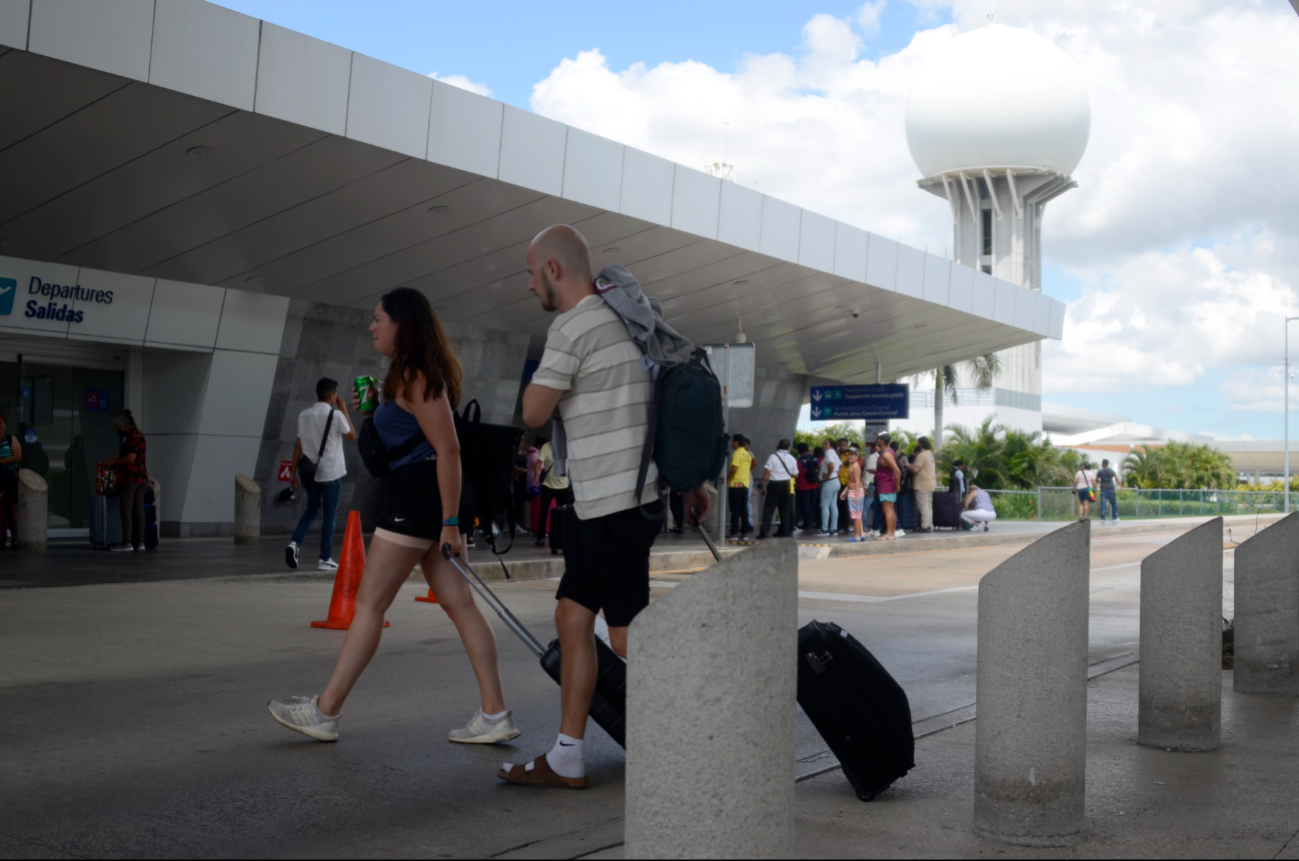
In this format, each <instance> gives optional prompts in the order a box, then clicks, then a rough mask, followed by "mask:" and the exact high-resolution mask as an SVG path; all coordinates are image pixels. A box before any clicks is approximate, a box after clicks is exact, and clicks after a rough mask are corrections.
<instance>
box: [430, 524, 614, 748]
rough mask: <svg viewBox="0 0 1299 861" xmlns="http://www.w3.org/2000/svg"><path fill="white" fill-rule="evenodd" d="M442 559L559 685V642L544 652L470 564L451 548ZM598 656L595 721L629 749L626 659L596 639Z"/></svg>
mask: <svg viewBox="0 0 1299 861" xmlns="http://www.w3.org/2000/svg"><path fill="white" fill-rule="evenodd" d="M556 510H557V511H558V510H559V509H556ZM551 534H552V535H553V534H554V533H553V532H552V533H551ZM442 555H443V556H444V557H445V558H446V559H447V561H448V562H450V563H451V564H452V565H454V566H455V568H456V570H457V571H459V572H460V575H461V576H462V577H464V578H465V579H466V580H468V581H469V585H470V586H472V587H473V589H474V591H475V592H477V593H478V594H479V595H480V596H482V599H483V600H484V601H486V602H487V605H488V606H489V607H491V608H492V609H493V610H494V611H496V615H497V616H500V617H501V621H502V622H504V623H505V626H506V627H507V628H509V629H510V630H511V631H513V632H514V633H515V635H517V636H518V638H519V639H520V640H522V641H523V644H524V645H525V646H527V647H528V648H529V649H530V650H532V653H533V654H534V655H536V656H537V657H538V658H540V659H541V668H542V669H543V670H545V671H546V674H547V675H549V676H550V677H551V678H552V679H554V680H555V681H556V683H558V682H559V677H560V654H559V640H552V641H551V643H550V645H549V646H548V647H547V648H545V649H543V648H542V647H541V641H540V640H538V639H537V638H536V637H534V636H533V635H532V632H531V631H529V630H528V629H527V628H526V627H524V625H523V623H522V622H520V621H519V620H518V619H516V618H515V616H514V614H513V613H511V612H510V609H509V608H508V607H506V606H505V605H504V604H503V603H501V599H500V598H497V597H496V593H495V592H493V591H492V590H491V589H490V588H488V586H487V584H486V583H484V582H483V581H482V579H480V578H479V576H478V575H477V574H475V573H474V570H473V569H472V568H470V567H469V565H468V563H466V562H465V561H464V560H463V559H461V558H460V557H459V556H454V555H452V553H451V548H450V546H449V545H443V547H442ZM595 654H596V660H597V661H598V664H599V672H598V674H597V676H596V679H595V693H594V694H593V695H592V697H591V719H592V720H594V721H595V722H596V723H597V724H599V725H600V728H601V729H603V730H604V731H605V732H607V733H608V734H609V737H610V738H612V739H613V740H614V741H616V742H618V744H619V745H621V746H622V747H626V746H627V740H626V739H627V734H626V733H627V727H626V708H627V664H626V662H624V661H623V659H622V658H620V657H618V653H617V652H615V651H614V650H613V649H611V648H609V646H608V645H606V644H605V642H604V641H603V640H601V639H599V638H596V641H595Z"/></svg>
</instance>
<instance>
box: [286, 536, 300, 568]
mask: <svg viewBox="0 0 1299 861" xmlns="http://www.w3.org/2000/svg"><path fill="white" fill-rule="evenodd" d="M284 564H286V565H288V566H289V567H290V568H297V567H298V542H296V541H290V542H289V546H288V547H285V548H284Z"/></svg>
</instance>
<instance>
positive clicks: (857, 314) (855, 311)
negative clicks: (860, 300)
mask: <svg viewBox="0 0 1299 861" xmlns="http://www.w3.org/2000/svg"><path fill="white" fill-rule="evenodd" d="M848 313H849V314H852V318H853V319H854V320H856V319H857V318H858V317H860V316H861V309H860V308H851V309H849V311H848Z"/></svg>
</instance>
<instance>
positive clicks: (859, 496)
mask: <svg viewBox="0 0 1299 861" xmlns="http://www.w3.org/2000/svg"><path fill="white" fill-rule="evenodd" d="M844 466H845V467H847V469H848V481H847V482H846V483H845V484H844V488H843V490H841V491H839V498H840V499H844V500H847V502H848V516H849V517H850V518H851V519H852V531H853V534H852V537H851V538H849V539H848V540H849V541H851V542H853V543H856V542H858V541H865V540H866V536H865V535H864V534H863V532H862V522H861V521H862V509H863V508H865V504H866V487H865V486H864V485H863V484H862V478H861V475H862V462H861V457H860V456H859V455H858V453H857V449H856V448H849V449H848V452H847V454H846V455H845V457H844Z"/></svg>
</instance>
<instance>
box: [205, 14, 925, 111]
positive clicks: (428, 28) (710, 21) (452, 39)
mask: <svg viewBox="0 0 1299 861" xmlns="http://www.w3.org/2000/svg"><path fill="white" fill-rule="evenodd" d="M221 5H223V6H226V7H229V8H231V9H235V10H237V11H240V12H243V13H245V14H247V15H252V16H253V17H255V18H262V19H264V20H266V21H271V22H273V23H275V24H281V25H283V26H285V27H288V28H290V29H292V30H297V31H299V32H302V33H307V34H308V35H311V36H315V37H316V38H318V39H324V40H325V41H328V42H333V43H335V44H338V45H342V46H344V47H346V48H350V49H352V50H354V51H360V52H361V53H363V54H368V55H369V56H371V57H376V58H378V59H380V60H384V61H386V62H389V63H392V64H394V65H397V66H401V67H403V68H406V69H411V70H413V71H417V72H423V73H426V74H427V73H429V72H437V73H438V74H439V75H443V76H445V75H453V74H459V75H464V76H465V77H467V78H469V79H470V80H471V81H474V82H475V83H482V84H486V85H487V86H488V87H490V88H491V90H492V96H493V97H494V98H497V99H500V100H501V101H503V102H506V103H508V104H511V105H515V106H517V107H521V108H525V109H526V108H527V107H528V97H529V96H531V95H532V87H533V85H534V84H536V83H537V82H538V81H540V80H542V79H544V78H545V77H546V76H547V75H549V74H550V71H551V69H553V68H554V67H555V66H556V65H558V63H559V61H560V60H562V59H564V58H565V57H575V56H577V53H578V52H579V51H583V50H589V49H591V48H599V49H600V50H601V51H602V52H603V53H604V55H605V56H606V57H608V58H609V62H610V66H611V67H612V68H614V69H617V70H621V69H624V68H626V67H627V66H630V65H631V64H633V63H636V62H643V63H646V64H647V65H650V66H655V65H657V64H659V63H661V62H683V61H685V60H695V61H697V62H701V63H707V64H708V65H710V66H712V67H713V68H716V69H721V70H730V69H732V68H734V66H735V65H736V63H737V62H738V61H740V60H741V59H742V58H743V57H744V55H745V54H771V53H774V52H778V51H779V52H784V53H793V52H795V51H797V49H798V47H799V42H800V39H801V31H802V28H803V25H804V24H806V23H807V22H808V20H809V19H810V18H811V17H812V16H813V15H815V14H817V13H828V14H831V15H834V16H836V17H849V16H851V15H853V14H854V13H856V11H857V10H858V9H859V8H860V7H861V2H860V0H856V2H845V0H821V2H805V0H787V2H769V0H757V2H754V0H749V2H744V3H740V2H734V0H725V2H711V3H687V2H678V0H668V2H657V3H635V4H633V3H595V2H589V0H577V2H568V3H562V4H554V5H549V4H540V3H445V2H430V0H367V2H365V3H359V2H356V0H310V2H306V0H221ZM947 20H948V19H947V17H946V15H945V14H941V13H935V14H922V13H920V12H918V11H917V10H916V9H915V7H913V6H911V5H909V4H907V3H901V2H896V3H893V4H889V5H886V6H885V7H884V10H883V12H882V14H881V16H880V29H879V31H878V32H877V33H875V34H873V35H872V36H871V38H870V39H869V41H868V42H867V44H866V46H865V50H864V52H863V54H864V56H867V57H871V58H873V57H876V56H878V55H879V54H881V53H885V54H888V53H894V52H896V51H899V50H901V49H902V48H904V47H906V45H907V43H908V42H910V41H911V37H912V35H913V34H914V33H915V31H916V28H917V26H918V25H919V24H921V23H922V21H923V22H924V26H930V27H932V26H934V25H935V24H938V23H946V21H947Z"/></svg>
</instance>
